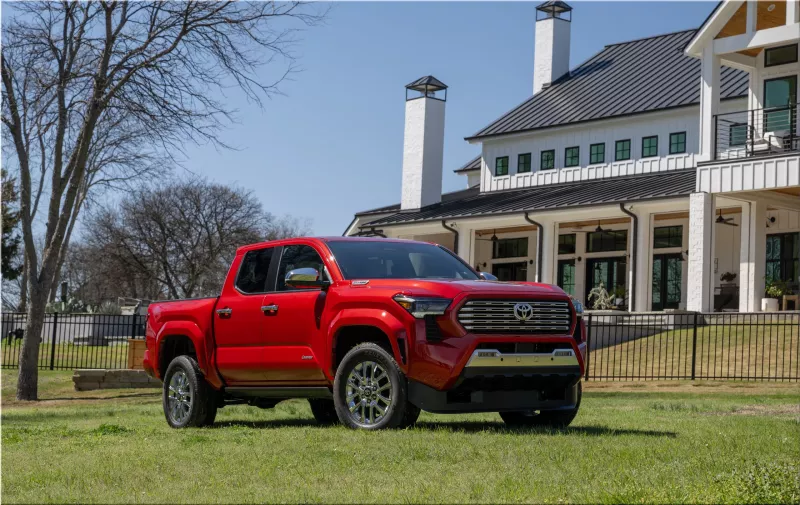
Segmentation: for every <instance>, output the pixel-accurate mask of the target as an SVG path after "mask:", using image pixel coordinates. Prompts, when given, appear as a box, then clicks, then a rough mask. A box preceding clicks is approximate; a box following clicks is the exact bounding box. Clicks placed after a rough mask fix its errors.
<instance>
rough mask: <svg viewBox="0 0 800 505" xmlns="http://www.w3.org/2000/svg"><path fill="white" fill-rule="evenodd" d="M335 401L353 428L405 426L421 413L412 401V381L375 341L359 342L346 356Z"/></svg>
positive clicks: (338, 374)
mask: <svg viewBox="0 0 800 505" xmlns="http://www.w3.org/2000/svg"><path fill="white" fill-rule="evenodd" d="M333 401H334V405H335V406H336V414H337V415H338V417H339V420H340V421H341V422H342V423H343V424H344V425H345V426H348V427H350V428H358V429H364V430H379V429H383V428H402V427H405V426H408V425H410V424H413V423H414V421H416V418H417V416H419V409H417V408H416V407H414V406H413V405H412V404H411V403H409V401H408V381H407V380H406V377H405V375H404V374H403V372H402V370H400V367H399V366H397V362H395V360H394V358H392V355H391V354H389V353H388V352H387V351H386V350H385V349H383V348H382V347H381V346H379V345H378V344H375V343H372V342H367V343H363V344H360V345H357V346H355V347H354V348H352V349H351V350H350V351H349V352H348V353H347V354H346V355H345V357H344V359H342V362H341V363H340V364H339V367H338V369H337V370H336V380H335V381H334V384H333ZM415 410H416V412H415Z"/></svg>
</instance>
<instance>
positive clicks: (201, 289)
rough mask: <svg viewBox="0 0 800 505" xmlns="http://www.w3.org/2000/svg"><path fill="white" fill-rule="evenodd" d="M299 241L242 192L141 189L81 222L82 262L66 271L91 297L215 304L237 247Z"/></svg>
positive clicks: (291, 225)
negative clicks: (208, 299)
mask: <svg viewBox="0 0 800 505" xmlns="http://www.w3.org/2000/svg"><path fill="white" fill-rule="evenodd" d="M304 233H305V230H304V229H303V228H300V227H298V224H297V223H296V221H294V220H290V219H285V218H284V219H276V218H275V217H273V216H272V215H271V214H269V213H266V212H264V210H263V209H262V207H261V203H260V202H259V201H258V199H257V198H256V197H255V196H254V195H253V194H252V193H251V192H249V191H245V190H243V189H239V188H232V187H229V186H224V185H220V184H214V183H209V182H207V181H204V180H199V181H190V182H178V183H171V184H167V185H163V186H161V187H158V188H150V187H144V188H141V189H139V190H137V191H135V192H133V193H132V194H131V195H130V196H128V197H126V198H124V199H123V200H122V201H121V202H119V204H118V205H115V206H114V207H113V208H106V209H104V210H103V211H101V212H98V213H96V214H95V215H93V216H92V218H91V219H89V221H88V222H87V223H86V233H85V235H86V237H87V238H86V242H85V245H83V246H82V247H81V248H80V249H79V250H78V251H80V252H81V253H83V254H86V255H88V256H87V257H85V258H83V259H82V260H81V259H80V258H76V263H74V264H72V263H70V264H68V265H67V271H68V272H70V275H72V276H73V278H75V280H76V281H77V282H78V284H76V286H78V287H79V286H81V285H84V283H82V282H81V279H84V280H88V279H92V278H93V279H92V282H93V284H94V285H95V286H96V287H95V289H96V288H97V287H101V286H109V285H116V286H117V288H116V292H117V293H118V294H123V293H124V294H125V296H131V297H140V295H139V296H137V294H138V293H140V292H141V293H142V294H146V295H147V296H144V297H145V298H151V299H152V298H159V297H161V298H163V297H167V298H191V297H198V296H216V295H217V294H219V291H220V288H221V286H222V283H223V281H224V280H225V275H226V274H227V272H228V267H229V265H230V263H231V261H232V260H233V256H234V255H235V253H236V248H237V247H239V246H242V245H245V244H249V243H253V242H259V241H262V240H268V239H277V238H284V237H287V236H297V235H301V234H304ZM76 256H78V254H76ZM81 265H83V267H82V268H81ZM82 272H83V273H82ZM113 289H114V288H113V287H109V289H108V290H107V293H108V292H113V291H112V290H113ZM136 290H140V291H136ZM142 290H144V291H142ZM107 293H106V294H107ZM101 296H102V294H101ZM84 301H87V300H85V299H84ZM95 303H97V301H95Z"/></svg>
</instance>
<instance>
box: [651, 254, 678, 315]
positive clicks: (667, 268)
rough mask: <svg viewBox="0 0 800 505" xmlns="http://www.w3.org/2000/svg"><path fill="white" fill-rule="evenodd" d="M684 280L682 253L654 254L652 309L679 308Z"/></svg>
mask: <svg viewBox="0 0 800 505" xmlns="http://www.w3.org/2000/svg"><path fill="white" fill-rule="evenodd" d="M682 281H683V265H682V262H681V255H680V254H656V255H654V256H653V304H652V310H664V309H677V308H678V307H679V306H680V304H681V284H682Z"/></svg>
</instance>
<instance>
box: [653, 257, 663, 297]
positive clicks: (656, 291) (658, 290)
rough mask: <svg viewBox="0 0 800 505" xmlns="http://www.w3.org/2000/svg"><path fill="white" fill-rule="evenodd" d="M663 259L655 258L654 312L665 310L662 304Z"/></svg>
mask: <svg viewBox="0 0 800 505" xmlns="http://www.w3.org/2000/svg"><path fill="white" fill-rule="evenodd" d="M661 264H662V261H661V257H659V256H656V257H654V258H653V310H661V309H663V308H664V306H663V305H662V302H661V275H662V273H661Z"/></svg>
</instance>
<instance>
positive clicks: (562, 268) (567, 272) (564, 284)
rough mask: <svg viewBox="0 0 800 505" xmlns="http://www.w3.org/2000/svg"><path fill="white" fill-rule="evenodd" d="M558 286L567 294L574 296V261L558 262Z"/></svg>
mask: <svg viewBox="0 0 800 505" xmlns="http://www.w3.org/2000/svg"><path fill="white" fill-rule="evenodd" d="M558 286H559V287H560V288H561V289H563V290H564V291H565V292H566V293H567V294H570V295H574V294H575V260H562V261H559V262H558Z"/></svg>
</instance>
